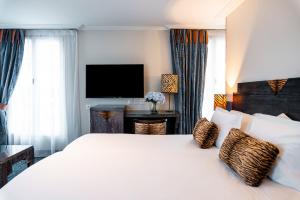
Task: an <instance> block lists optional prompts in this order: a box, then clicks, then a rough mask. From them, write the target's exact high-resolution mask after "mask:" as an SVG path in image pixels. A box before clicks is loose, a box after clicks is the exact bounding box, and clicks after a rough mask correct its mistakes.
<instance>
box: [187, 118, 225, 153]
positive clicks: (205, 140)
mask: <svg viewBox="0 0 300 200" xmlns="http://www.w3.org/2000/svg"><path fill="white" fill-rule="evenodd" d="M218 135H219V131H218V127H217V125H216V124H215V123H213V122H209V121H208V120H207V119H206V118H202V119H199V120H198V121H197V123H196V125H195V127H194V130H193V137H194V140H195V141H196V142H197V143H198V144H199V146H200V147H201V148H202V149H208V148H210V147H212V146H213V145H214V143H215V142H216V140H217V138H218Z"/></svg>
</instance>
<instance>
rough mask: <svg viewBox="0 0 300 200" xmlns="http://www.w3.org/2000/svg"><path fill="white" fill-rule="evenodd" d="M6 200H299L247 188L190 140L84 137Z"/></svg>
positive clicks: (212, 152) (8, 192)
mask: <svg viewBox="0 0 300 200" xmlns="http://www.w3.org/2000/svg"><path fill="white" fill-rule="evenodd" d="M0 199H1V200H54V199H55V200H199V199H203V200H206V199H210V200H214V199H230V200H232V199H238V200H243V199H259V200H265V199H268V200H277V199H278V200H279V199H280V200H285V199H286V200H293V199H295V200H296V199H300V193H299V192H297V191H296V190H293V189H290V188H287V187H284V186H281V185H279V184H277V183H274V182H271V181H270V180H267V179H266V180H265V181H264V182H263V184H262V185H261V186H260V187H258V188H253V187H250V186H247V185H245V184H244V183H242V182H241V180H240V179H239V178H238V177H236V176H235V175H234V174H233V173H232V171H231V170H230V169H228V168H227V167H226V166H225V165H224V164H223V163H222V162H221V161H220V160H219V158H218V149H216V148H212V149H207V150H203V149H200V148H198V147H197V145H196V144H195V143H194V142H193V140H192V136H191V135H187V136H185V135H168V136H147V135H128V134H110V135H107V134H89V135H85V136H83V137H81V138H79V139H77V140H75V141H74V142H73V143H72V144H70V145H69V146H67V147H66V149H65V150H64V151H62V152H60V153H56V154H54V155H52V156H50V157H48V158H46V159H44V160H42V161H40V162H38V163H37V164H35V165H33V166H32V167H30V168H28V169H27V170H25V171H24V172H23V173H21V174H20V175H18V176H17V177H16V178H14V179H13V180H12V181H10V182H9V183H8V184H7V185H6V186H4V187H3V188H2V189H1V190H0Z"/></svg>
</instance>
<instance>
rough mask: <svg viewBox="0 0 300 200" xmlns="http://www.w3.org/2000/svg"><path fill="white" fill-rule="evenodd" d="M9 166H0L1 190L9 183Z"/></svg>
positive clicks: (5, 164)
mask: <svg viewBox="0 0 300 200" xmlns="http://www.w3.org/2000/svg"><path fill="white" fill-rule="evenodd" d="M7 172H8V164H7V163H4V164H0V188H2V187H3V186H4V185H5V184H6V183H7V175H8V174H7Z"/></svg>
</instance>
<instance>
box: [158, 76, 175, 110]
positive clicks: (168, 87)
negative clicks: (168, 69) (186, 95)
mask: <svg viewBox="0 0 300 200" xmlns="http://www.w3.org/2000/svg"><path fill="white" fill-rule="evenodd" d="M161 92H162V93H166V94H167V95H168V97H169V98H168V102H169V110H168V112H172V111H171V102H170V95H171V94H177V93H178V75H176V74H162V75H161Z"/></svg>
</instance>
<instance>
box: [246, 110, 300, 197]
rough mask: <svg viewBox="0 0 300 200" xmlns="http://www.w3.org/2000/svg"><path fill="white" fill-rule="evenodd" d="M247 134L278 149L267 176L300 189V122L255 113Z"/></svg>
mask: <svg viewBox="0 0 300 200" xmlns="http://www.w3.org/2000/svg"><path fill="white" fill-rule="evenodd" d="M249 134H250V135H251V136H253V137H256V138H259V139H262V140H267V141H270V142H271V143H273V144H275V145H276V146H277V147H278V148H279V149H280V154H279V156H278V160H277V162H276V164H275V166H274V168H273V170H272V172H271V173H270V175H269V177H270V178H271V179H272V180H273V181H275V182H277V183H280V184H282V185H285V186H289V187H292V188H294V189H297V190H298V191H300V154H299V152H300V122H296V121H293V120H287V119H282V118H280V117H276V116H267V117H266V116H264V115H257V114H256V117H254V118H253V122H252V124H251V127H250V130H249Z"/></svg>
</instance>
